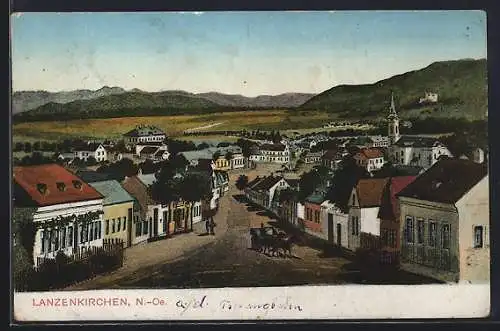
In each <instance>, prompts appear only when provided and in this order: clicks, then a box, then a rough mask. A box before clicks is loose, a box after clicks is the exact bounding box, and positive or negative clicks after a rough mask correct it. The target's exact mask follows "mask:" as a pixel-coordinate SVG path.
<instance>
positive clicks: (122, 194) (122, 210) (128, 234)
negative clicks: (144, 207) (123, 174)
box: [90, 180, 134, 247]
mask: <svg viewBox="0 0 500 331" xmlns="http://www.w3.org/2000/svg"><path fill="white" fill-rule="evenodd" d="M90 185H91V186H92V187H93V188H95V189H96V190H97V191H98V192H99V193H101V194H102V195H103V196H104V200H103V207H104V208H103V209H104V217H103V219H104V236H103V238H104V239H121V240H123V242H124V247H129V246H131V245H132V231H133V229H132V220H133V208H134V198H133V197H132V196H131V195H130V194H128V192H127V191H125V189H124V188H123V187H122V186H121V185H120V183H118V182H117V181H116V180H106V181H102V182H95V183H90Z"/></svg>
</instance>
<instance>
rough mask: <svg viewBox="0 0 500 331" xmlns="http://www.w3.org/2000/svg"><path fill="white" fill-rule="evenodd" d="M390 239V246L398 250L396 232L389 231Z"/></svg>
mask: <svg viewBox="0 0 500 331" xmlns="http://www.w3.org/2000/svg"><path fill="white" fill-rule="evenodd" d="M388 237H389V238H388V240H387V241H388V246H389V247H393V248H396V230H389V233H388Z"/></svg>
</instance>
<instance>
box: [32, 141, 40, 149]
mask: <svg viewBox="0 0 500 331" xmlns="http://www.w3.org/2000/svg"><path fill="white" fill-rule="evenodd" d="M33 150H34V151H39V150H41V148H40V142H39V141H35V142H34V143H33Z"/></svg>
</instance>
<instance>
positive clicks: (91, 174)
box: [76, 170, 114, 183]
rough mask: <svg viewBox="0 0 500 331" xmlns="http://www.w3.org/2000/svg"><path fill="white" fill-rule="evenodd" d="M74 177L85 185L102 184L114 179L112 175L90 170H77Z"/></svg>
mask: <svg viewBox="0 0 500 331" xmlns="http://www.w3.org/2000/svg"><path fill="white" fill-rule="evenodd" d="M76 175H77V176H78V177H80V178H81V179H82V180H83V181H84V182H87V183H95V182H102V181H106V180H112V179H114V178H113V175H111V174H108V173H102V172H97V171H92V170H78V171H77V172H76Z"/></svg>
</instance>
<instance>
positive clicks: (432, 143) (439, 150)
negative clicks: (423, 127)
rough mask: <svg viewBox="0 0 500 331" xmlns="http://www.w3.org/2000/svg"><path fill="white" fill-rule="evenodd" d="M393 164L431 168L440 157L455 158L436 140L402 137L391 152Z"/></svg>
mask: <svg viewBox="0 0 500 331" xmlns="http://www.w3.org/2000/svg"><path fill="white" fill-rule="evenodd" d="M389 155H390V159H391V161H392V163H394V164H398V165H411V166H419V167H423V168H424V169H428V168H430V167H431V166H432V165H433V164H435V163H436V162H437V161H438V160H439V159H440V157H442V156H448V157H453V155H452V154H451V152H450V151H449V150H448V148H447V147H446V146H445V145H444V144H442V143H441V142H440V141H439V140H437V139H435V138H427V137H410V136H402V137H401V138H400V139H399V140H398V141H396V142H395V143H394V144H393V145H392V146H391V147H390V151H389Z"/></svg>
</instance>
